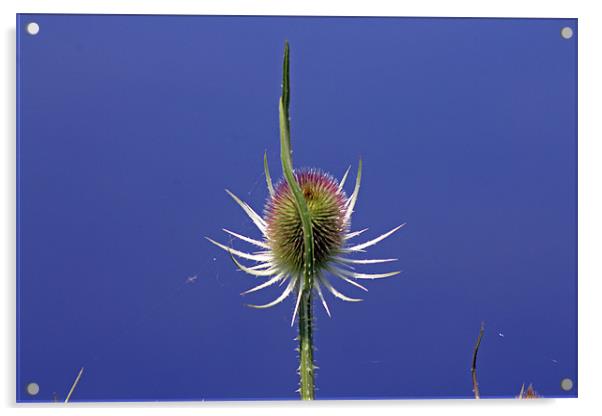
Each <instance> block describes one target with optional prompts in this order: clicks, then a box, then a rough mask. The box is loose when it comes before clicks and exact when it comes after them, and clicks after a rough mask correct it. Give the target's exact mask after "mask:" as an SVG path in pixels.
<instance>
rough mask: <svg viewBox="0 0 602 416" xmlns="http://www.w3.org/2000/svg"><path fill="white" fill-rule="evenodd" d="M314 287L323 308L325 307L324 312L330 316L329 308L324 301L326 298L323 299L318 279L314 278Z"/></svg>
mask: <svg viewBox="0 0 602 416" xmlns="http://www.w3.org/2000/svg"><path fill="white" fill-rule="evenodd" d="M314 287H315V288H316V292H318V296H320V300H321V301H322V305H323V306H324V309H326V313H327V314H328V316H329V317H330V318H332V315H330V309H328V304H327V303H326V299H324V294H323V293H322V289H321V288H320V283H319V279H316V280H315V282H314Z"/></svg>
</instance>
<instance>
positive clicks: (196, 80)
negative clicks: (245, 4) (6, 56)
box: [16, 14, 577, 402]
mask: <svg viewBox="0 0 602 416" xmlns="http://www.w3.org/2000/svg"><path fill="white" fill-rule="evenodd" d="M286 41H288V45H290V53H289V54H288V55H287V57H285V42H286ZM17 43H18V45H17V77H18V85H17V114H18V120H17V132H18V134H17V135H18V137H17V159H18V160H17V169H18V172H17V180H18V184H17V188H18V190H17V192H18V196H17V205H18V206H17V215H18V225H17V246H18V260H17V263H18V266H17V267H18V271H17V288H18V290H17V380H16V385H17V389H16V391H17V401H19V402H51V401H65V400H67V399H68V400H69V401H70V402H78V401H155V400H160V401H174V400H183V401H188V400H190V401H201V400H298V399H299V398H300V392H298V390H301V393H302V394H306V396H304V398H308V397H309V396H307V394H308V392H310V391H311V393H312V395H313V397H315V399H318V400H320V399H347V398H352V399H383V398H384V399H392V398H410V399H411V398H474V397H475V396H477V395H478V396H479V397H481V398H509V399H516V398H517V397H527V396H539V397H575V396H577V20H576V19H497V18H495V19H494V18H466V19H458V18H449V19H448V18H377V17H370V18H367V17H355V18H350V17H348V18H337V17H261V16H136V15H45V14H39V15H38V14H21V15H18V16H17ZM286 62H288V65H286ZM287 74H289V77H290V78H289V81H287ZM287 86H288V87H289V88H287ZM281 97H282V98H281ZM287 113H288V114H289V115H290V120H289V118H288V117H287ZM289 144H290V148H289ZM264 155H265V160H266V161H267V166H268V167H269V175H266V172H268V171H266V170H265V168H264ZM291 155H292V156H291ZM360 160H361V162H360ZM349 167H350V170H349V171H348V174H347V175H345V172H347V170H348V168H349ZM360 167H361V181H360V180H358V179H360V178H358V176H359V175H358V171H359V169H360ZM303 168H306V169H305V170H304V169H303ZM310 168H311V169H310ZM293 169H296V170H293ZM344 175H345V176H346V180H345V183H344V184H343V186H340V185H341V182H342V177H343V176H344ZM283 176H284V178H283ZM268 177H269V178H271V181H272V182H271V183H270V182H269V181H268V180H267V179H268ZM356 183H358V185H360V186H357V187H356ZM226 189H227V190H228V191H229V192H230V193H231V194H232V195H234V196H235V197H234V198H233V197H231V196H230V195H229V194H228V193H227V192H225V190H226ZM357 189H359V191H356V190H357ZM237 198H239V199H237ZM400 225H403V226H402V227H401V228H399V227H398V226H400ZM365 228H368V230H367V231H365V232H362V233H361V235H360V234H358V233H355V232H356V231H362V230H364V229H365ZM222 229H226V230H228V231H230V233H228V232H225V231H223V230H222ZM390 230H391V231H392V232H391V233H389V231H390ZM312 249H313V250H312ZM350 259H351V260H350ZM379 259H380V260H390V261H384V262H375V261H372V260H379ZM358 260H360V261H358ZM362 260H370V261H366V262H362ZM396 272H399V273H396ZM375 277H376V278H375ZM268 282H270V283H271V284H269V285H267V283H268ZM264 283H266V284H265V285H263V284H264ZM258 285H263V286H266V287H263V288H260V290H256V291H253V292H252V293H247V294H244V295H243V296H241V295H240V294H241V293H242V292H245V291H248V290H250V289H252V288H254V287H257V286H258ZM362 286H363V287H364V288H365V289H366V290H364V289H363V288H362ZM285 295H287V296H285ZM357 299H362V300H363V301H361V302H359V301H356V300H357ZM274 300H282V302H279V303H278V304H276V305H275V306H273V307H271V308H266V309H257V308H253V307H249V306H248V305H249V304H251V305H262V304H268V303H270V302H271V301H274ZM324 304H326V306H327V307H328V310H327V309H326V308H325V305H324ZM329 315H330V316H329ZM291 321H292V324H291ZM481 330H482V331H481ZM480 335H482V336H480ZM477 339H478V341H479V342H477ZM298 349H299V350H298ZM314 366H316V367H317V368H314ZM299 368H301V370H299ZM299 373H301V374H299ZM475 387H476V389H475Z"/></svg>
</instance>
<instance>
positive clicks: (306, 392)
mask: <svg viewBox="0 0 602 416" xmlns="http://www.w3.org/2000/svg"><path fill="white" fill-rule="evenodd" d="M289 102H290V82H289V47H288V42H286V43H285V45H284V62H283V66H282V96H281V97H280V102H279V108H278V110H279V115H280V159H281V162H282V172H283V173H284V177H285V178H286V181H287V182H288V185H289V186H290V188H291V191H292V193H293V196H294V198H295V205H296V207H297V211H298V212H299V217H300V218H301V225H302V228H303V247H304V253H303V282H302V283H303V284H300V285H299V290H302V293H301V303H300V305H299V358H300V365H299V375H300V377H301V383H300V384H301V386H300V389H299V392H300V394H301V399H302V400H313V399H314V361H313V338H312V314H311V307H312V299H311V298H312V290H313V281H314V273H315V270H314V238H313V230H312V221H311V213H310V212H309V208H308V207H307V202H306V201H305V197H304V196H303V192H302V191H301V187H300V186H299V184H298V183H297V180H296V178H295V174H294V172H293V158H292V155H291V134H290V118H289ZM301 288H302V289H301Z"/></svg>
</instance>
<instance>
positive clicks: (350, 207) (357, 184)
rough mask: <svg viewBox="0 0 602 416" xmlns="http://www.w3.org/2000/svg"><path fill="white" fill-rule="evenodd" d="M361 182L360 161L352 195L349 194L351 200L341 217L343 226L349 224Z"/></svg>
mask: <svg viewBox="0 0 602 416" xmlns="http://www.w3.org/2000/svg"><path fill="white" fill-rule="evenodd" d="M361 182H362V160H361V159H360V163H359V165H358V167H357V177H356V178H355V188H354V189H353V194H351V198H349V200H348V201H347V210H346V212H345V216H344V217H343V221H344V223H345V224H347V223H348V222H349V219H350V218H351V214H352V213H353V208H355V203H356V202H357V196H358V194H359V192H360V184H361Z"/></svg>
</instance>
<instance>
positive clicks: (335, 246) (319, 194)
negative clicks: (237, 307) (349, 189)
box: [207, 161, 405, 324]
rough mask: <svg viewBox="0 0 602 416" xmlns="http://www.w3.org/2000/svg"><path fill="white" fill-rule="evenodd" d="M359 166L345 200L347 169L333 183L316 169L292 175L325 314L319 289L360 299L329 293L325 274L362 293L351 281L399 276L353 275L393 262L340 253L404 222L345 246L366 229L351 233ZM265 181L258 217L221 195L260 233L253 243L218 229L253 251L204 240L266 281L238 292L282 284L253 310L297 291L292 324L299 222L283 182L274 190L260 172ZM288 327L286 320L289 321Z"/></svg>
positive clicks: (299, 265) (299, 266) (298, 280)
mask: <svg viewBox="0 0 602 416" xmlns="http://www.w3.org/2000/svg"><path fill="white" fill-rule="evenodd" d="M361 172H362V163H361V161H360V164H359V167H358V173H357V179H356V183H355V188H354V190H353V193H352V194H351V196H350V197H349V198H348V197H347V195H346V194H345V191H344V190H343V186H344V185H345V181H346V179H347V175H348V173H349V169H347V171H346V172H345V174H344V175H343V178H342V179H341V182H340V183H338V182H337V180H336V179H334V177H332V176H331V175H329V174H327V173H324V172H322V171H320V170H317V169H302V170H297V171H295V179H296V180H297V183H298V184H299V187H300V188H301V191H302V193H303V196H304V198H305V201H306V203H307V206H308V209H309V211H310V215H311V221H312V232H313V238H314V267H315V276H314V280H313V287H314V289H315V290H316V292H317V294H318V296H319V297H320V300H321V302H322V305H324V308H325V310H326V312H327V313H328V315H329V316H330V310H329V308H328V305H327V303H326V300H325V298H324V294H323V292H322V286H323V287H325V288H326V290H328V291H329V292H330V293H331V294H332V295H334V296H335V297H337V298H339V299H341V300H344V301H348V302H358V301H361V299H357V298H351V297H348V296H346V295H344V294H342V293H341V292H339V291H338V290H337V289H335V288H334V287H333V285H332V283H331V282H330V280H329V279H328V278H327V274H328V275H331V276H334V277H335V278H337V279H341V280H343V281H345V282H347V283H350V284H352V285H354V286H356V287H358V288H360V289H362V290H364V291H368V289H366V288H365V287H364V286H363V285H361V284H360V283H358V282H357V280H361V279H379V278H385V277H390V276H394V275H396V274H399V271H393V272H389V273H379V274H368V273H358V272H355V271H354V266H355V265H365V264H375V263H387V262H391V261H395V260H397V259H354V258H348V257H345V256H346V255H350V254H355V253H362V252H364V251H365V250H364V249H366V248H368V247H370V246H373V245H375V244H376V243H378V242H380V241H381V240H384V239H385V238H387V237H388V236H390V235H391V234H393V233H394V232H395V231H397V230H399V229H400V228H401V227H403V226H404V225H405V224H402V225H399V226H397V227H395V228H393V229H392V230H390V231H388V232H386V233H384V234H382V235H380V236H378V237H376V238H374V239H372V240H370V241H367V242H365V243H361V244H356V245H348V244H347V243H348V241H349V240H351V239H352V238H354V237H357V236H359V235H360V234H362V233H363V232H365V231H366V230H367V229H362V230H359V231H354V232H351V231H350V230H349V228H350V223H351V214H352V213H353V209H354V207H355V203H356V201H357V196H358V193H359V189H360V182H361ZM266 179H267V181H268V189H269V191H270V195H269V197H268V200H267V202H266V206H265V210H264V216H263V217H261V216H260V215H259V214H257V213H256V212H255V211H254V210H253V209H252V208H251V207H250V206H249V205H248V204H247V203H245V202H243V201H242V200H240V199H239V198H238V197H237V196H236V195H234V194H232V193H231V192H230V191H228V190H226V192H227V193H228V194H229V195H230V196H231V197H232V198H233V199H234V200H235V201H236V203H238V205H240V207H241V208H242V209H243V210H244V211H245V213H246V214H247V215H248V216H249V218H251V220H252V221H253V223H254V224H255V225H256V226H257V228H258V229H259V231H260V232H261V233H262V239H261V240H256V239H253V238H250V237H247V236H244V235H241V234H238V233H235V232H233V231H230V230H227V229H224V231H225V232H226V233H228V234H230V235H231V236H233V237H236V238H238V239H240V240H242V241H245V242H247V243H249V244H251V245H254V246H256V247H259V248H260V250H258V251H254V252H251V253H249V252H243V251H239V250H235V249H233V248H231V247H228V246H226V245H224V244H221V243H218V242H217V241H214V240H212V239H210V238H207V239H208V240H209V241H211V242H212V243H213V244H215V245H216V246H218V247H220V248H222V249H223V250H225V251H227V252H228V253H230V255H231V257H232V260H233V261H234V262H235V263H236V265H237V266H238V268H239V269H240V270H242V271H244V272H245V273H248V274H250V275H253V276H259V277H266V278H267V280H266V281H265V282H263V283H261V284H259V285H257V286H255V287H253V288H251V289H249V290H247V291H246V292H243V293H242V294H243V295H245V294H248V293H251V292H255V291H257V290H260V289H263V288H266V287H268V286H271V285H273V284H276V283H281V284H282V283H284V282H285V281H287V280H288V283H287V285H286V286H285V289H284V291H283V292H282V293H281V295H280V296H279V297H278V298H276V299H275V300H273V301H272V302H269V303H266V304H264V305H249V306H251V307H254V308H269V307H272V306H274V305H277V304H279V303H280V302H282V301H283V300H284V299H286V298H287V297H288V296H289V295H290V294H291V293H292V292H293V291H295V292H296V293H297V302H296V305H295V310H294V312H293V322H294V319H295V315H296V314H297V309H298V307H299V301H300V298H301V293H302V291H303V286H304V278H303V266H304V264H303V263H304V260H303V256H304V242H303V241H304V240H303V228H302V224H301V218H300V216H299V212H298V210H297V208H296V205H295V199H294V197H293V194H292V192H291V189H290V187H289V185H288V183H287V182H286V181H285V180H281V181H280V182H279V183H278V184H277V185H276V187H275V188H274V187H272V183H271V180H270V179H269V172H268V171H267V170H266ZM236 257H238V258H240V259H245V260H250V261H253V262H254V264H252V265H244V264H242V263H241V262H240V261H239V260H237V259H236ZM291 324H292V322H291Z"/></svg>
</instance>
